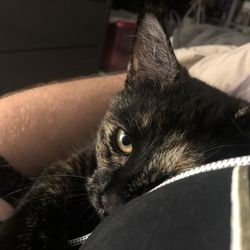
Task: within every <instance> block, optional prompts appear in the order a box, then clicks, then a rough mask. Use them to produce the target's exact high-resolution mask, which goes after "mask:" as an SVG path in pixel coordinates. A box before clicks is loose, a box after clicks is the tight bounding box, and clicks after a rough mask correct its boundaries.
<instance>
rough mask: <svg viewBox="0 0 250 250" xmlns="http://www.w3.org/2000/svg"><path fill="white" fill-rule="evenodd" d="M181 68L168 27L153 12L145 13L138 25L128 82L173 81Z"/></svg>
mask: <svg viewBox="0 0 250 250" xmlns="http://www.w3.org/2000/svg"><path fill="white" fill-rule="evenodd" d="M179 69H180V66H179V63H178V61H177V59H176V57H175V55H174V52H173V49H172V46H171V43H170V40H169V38H168V35H167V31H166V28H165V27H164V25H162V23H161V22H160V21H159V19H158V18H157V17H156V16H155V15H154V14H153V13H146V14H144V15H143V16H142V17H141V19H140V21H139V23H138V26H137V32H136V37H135V40H134V47H133V53H132V57H131V60H130V62H129V66H128V75H127V82H134V81H143V80H146V79H152V80H165V81H166V80H167V81H171V80H172V79H173V78H174V77H175V76H176V75H177V74H178V71H179Z"/></svg>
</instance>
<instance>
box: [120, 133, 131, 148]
mask: <svg viewBox="0 0 250 250" xmlns="http://www.w3.org/2000/svg"><path fill="white" fill-rule="evenodd" d="M122 144H123V145H124V146H129V145H130V144H131V139H130V137H129V136H128V135H124V136H123V137H122Z"/></svg>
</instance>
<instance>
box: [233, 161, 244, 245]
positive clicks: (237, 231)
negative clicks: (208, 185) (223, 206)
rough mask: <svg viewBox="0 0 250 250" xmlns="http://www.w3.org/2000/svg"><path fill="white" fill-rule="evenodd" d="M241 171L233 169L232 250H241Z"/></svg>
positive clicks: (237, 168)
mask: <svg viewBox="0 0 250 250" xmlns="http://www.w3.org/2000/svg"><path fill="white" fill-rule="evenodd" d="M239 171H240V167H239V166H237V167H235V168H234V169H233V174H232V183H231V243H230V250H241V225H240V224H241V223H240V201H239Z"/></svg>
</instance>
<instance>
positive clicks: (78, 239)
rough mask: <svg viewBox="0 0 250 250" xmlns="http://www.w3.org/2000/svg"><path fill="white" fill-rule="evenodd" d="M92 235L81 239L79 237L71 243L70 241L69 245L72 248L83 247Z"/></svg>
mask: <svg viewBox="0 0 250 250" xmlns="http://www.w3.org/2000/svg"><path fill="white" fill-rule="evenodd" d="M90 234H91V233H90ZM90 234H86V235H84V236H81V237H78V238H75V239H72V240H69V241H68V244H69V245H70V246H71V247H75V246H79V245H82V244H83V243H84V242H85V241H86V240H87V239H88V238H89V236H90Z"/></svg>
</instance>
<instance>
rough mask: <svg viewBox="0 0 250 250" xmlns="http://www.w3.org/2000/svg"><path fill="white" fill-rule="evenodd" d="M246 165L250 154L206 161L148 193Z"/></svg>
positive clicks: (83, 239) (76, 241)
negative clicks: (177, 182) (195, 176)
mask: <svg viewBox="0 0 250 250" xmlns="http://www.w3.org/2000/svg"><path fill="white" fill-rule="evenodd" d="M247 165H250V156H240V157H235V158H229V159H225V160H221V161H216V162H212V163H208V164H205V165H202V166H200V167H194V168H192V169H190V170H187V171H184V172H182V173H180V174H178V175H176V176H173V177H171V178H170V179H168V180H166V181H164V182H162V183H161V184H159V185H158V186H156V187H154V188H153V189H151V190H150V191H149V192H148V193H151V192H153V191H155V190H157V189H159V188H161V187H164V186H166V185H168V184H171V183H173V182H176V181H179V180H182V179H185V178H188V177H190V176H194V175H197V174H201V173H206V172H210V171H216V170H221V169H226V168H233V167H243V166H247ZM148 193H146V194H148ZM146 194H145V195H146ZM90 235H91V233H90V234H87V235H84V236H82V237H79V238H75V239H72V240H69V241H68V244H69V246H70V247H74V246H79V245H82V244H84V243H85V242H86V240H87V239H88V238H89V236H90Z"/></svg>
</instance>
